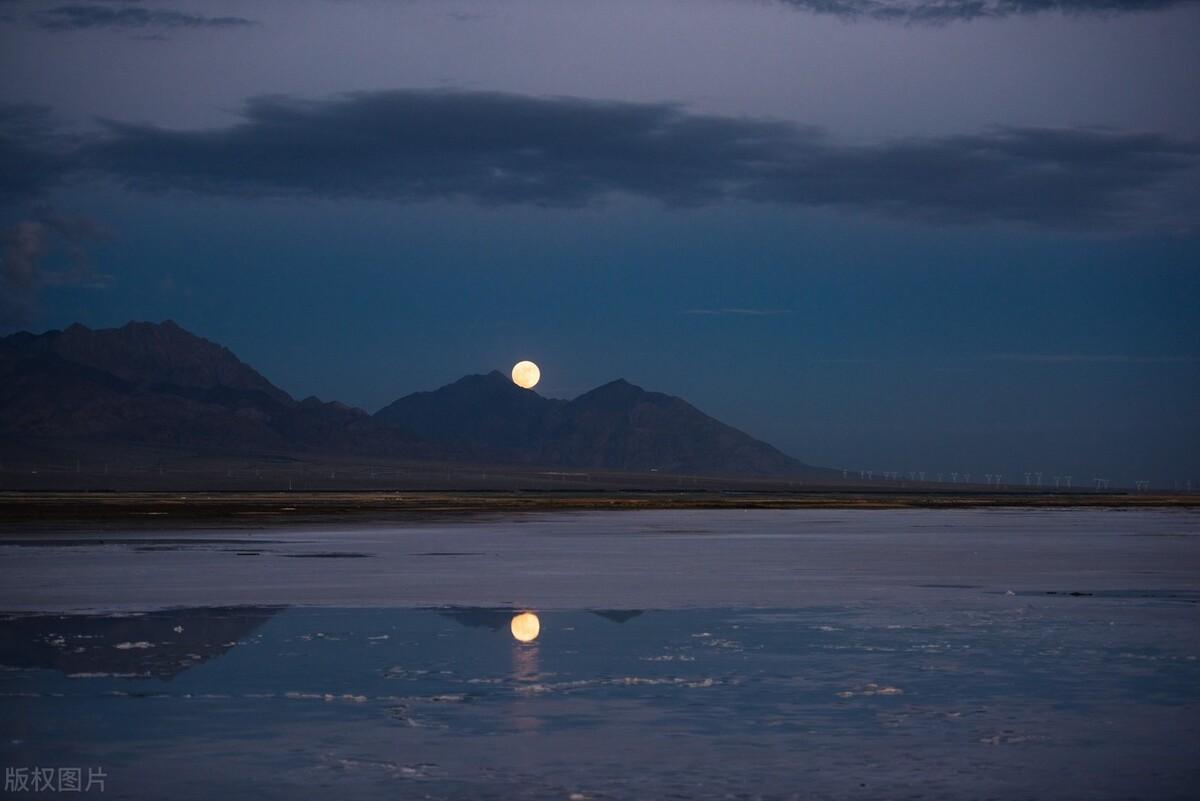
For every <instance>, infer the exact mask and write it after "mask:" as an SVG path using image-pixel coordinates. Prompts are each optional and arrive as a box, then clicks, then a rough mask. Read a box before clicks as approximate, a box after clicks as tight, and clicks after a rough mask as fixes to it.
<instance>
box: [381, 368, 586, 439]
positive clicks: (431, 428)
mask: <svg viewBox="0 0 1200 801" xmlns="http://www.w3.org/2000/svg"><path fill="white" fill-rule="evenodd" d="M561 403H562V401H552V400H548V399H546V398H543V397H542V396H541V395H539V394H537V393H536V392H533V391H531V390H528V389H522V388H521V387H518V386H517V385H516V384H514V383H513V382H512V381H511V380H509V378H508V376H506V375H504V374H503V373H501V372H500V371H499V370H493V371H492V372H490V373H486V374H482V375H480V374H473V375H466V376H463V377H462V378H460V379H458V380H457V381H455V382H453V383H451V384H447V385H445V386H443V387H440V388H438V389H435V390H433V391H432V392H414V393H413V394H411V395H406V396H404V397H403V398H400V399H399V400H397V401H395V402H394V403H391V404H389V405H388V406H386V407H384V408H383V409H380V410H379V411H378V412H376V413H375V419H376V420H379V421H381V422H384V423H387V424H389V425H395V426H399V427H401V428H404V429H407V430H409V431H411V432H413V433H414V434H416V435H417V436H419V437H424V438H427V439H432V440H437V441H441V442H452V443H455V444H456V445H462V446H469V447H471V448H475V449H477V450H478V451H479V452H480V453H483V454H489V455H495V454H497V453H499V452H504V451H509V450H511V449H514V448H521V447H522V446H525V445H527V444H528V442H529V440H530V437H532V436H534V435H535V433H536V431H537V429H538V427H539V426H540V425H541V423H542V421H543V420H544V419H545V417H546V415H547V414H548V413H549V410H550V409H552V408H554V407H555V406H557V405H559V404H561Z"/></svg>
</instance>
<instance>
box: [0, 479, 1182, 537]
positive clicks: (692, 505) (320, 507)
mask: <svg viewBox="0 0 1200 801" xmlns="http://www.w3.org/2000/svg"><path fill="white" fill-rule="evenodd" d="M1006 508H1040V509H1071V508H1086V509H1114V510H1118V509H1146V508H1153V509H1187V510H1196V509H1200V494H1196V493H1191V494H1173V493H1171V494H1168V493H1086V492H1075V493H1053V492H1013V491H1008V492H995V493H988V492H962V493H949V492H940V491H931V492H911V491H909V492H862V491H850V490H845V491H836V490H817V489H814V490H811V491H808V492H787V493H774V492H645V491H629V492H595V493H586V492H571V491H564V492H529V491H526V492H461V491H457V492H456V491H445V492H431V491H421V492H403V491H392V492H378V491H359V492H337V491H330V492H195V493H189V492H0V534H3V533H7V532H9V531H11V530H12V529H14V528H17V527H19V528H21V529H24V530H29V529H31V528H32V529H40V530H47V529H72V528H77V527H81V526H87V527H93V528H106V527H111V526H117V525H119V526H122V527H125V526H135V527H147V526H153V527H187V528H196V527H204V528H210V527H212V528H224V527H234V528H267V527H273V526H278V525H296V524H305V523H308V524H320V523H332V522H358V523H382V522H387V521H390V520H411V519H413V518H440V517H456V516H478V515H484V516H486V515H492V514H499V515H502V514H512V513H527V512H528V513H539V512H568V511H602V510H609V511H636V510H705V509H708V510H754V509H764V510H786V509H864V510H886V509H893V510H895V509H1006Z"/></svg>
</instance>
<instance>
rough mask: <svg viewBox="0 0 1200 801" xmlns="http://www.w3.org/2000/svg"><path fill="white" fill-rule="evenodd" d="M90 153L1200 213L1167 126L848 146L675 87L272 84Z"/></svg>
mask: <svg viewBox="0 0 1200 801" xmlns="http://www.w3.org/2000/svg"><path fill="white" fill-rule="evenodd" d="M80 155H81V157H82V158H83V159H84V160H85V161H86V164H87V165H88V166H89V167H91V168H93V169H96V170H98V171H100V172H102V173H106V174H109V175H112V176H114V177H116V178H118V179H120V180H122V181H124V182H125V183H126V184H128V185H129V186H132V187H136V188H142V189H151V190H167V189H180V190H189V191H193V192H199V193H208V194H221V195H243V196H296V195H304V196H320V197H356V198H378V199H391V200H397V201H429V200H469V201H474V202H477V203H482V204H536V205H546V206H578V205H583V204H587V203H590V202H592V201H595V200H598V199H601V198H603V197H605V196H608V195H612V194H627V195H634V196H639V197H644V198H650V199H655V200H659V201H662V202H664V203H667V204H672V205H701V204H708V203H713V202H720V201H728V200H742V201H759V202H771V203H777V204H790V205H798V206H806V207H833V208H843V209H849V210H860V211H861V210H865V211H872V212H877V213H882V214H886V215H889V216H894V217H900V218H909V219H920V220H925V221H930V222H989V221H1003V222H1017V223H1027V224H1031V225H1039V226H1052V227H1070V228H1084V229H1086V228H1102V229H1106V230H1107V229H1113V228H1120V229H1136V228H1145V227H1154V226H1160V225H1169V226H1176V227H1177V226H1183V227H1185V228H1189V229H1190V228H1192V227H1193V226H1194V225H1195V224H1196V222H1197V217H1198V216H1200V213H1198V210H1197V207H1196V198H1195V194H1194V193H1188V192H1187V191H1182V192H1180V187H1186V186H1191V185H1194V183H1193V182H1194V179H1195V177H1196V170H1197V166H1198V164H1200V147H1198V146H1197V144H1196V143H1193V142H1185V141H1180V140H1176V139H1172V138H1170V137H1167V136H1164V135H1160V134H1152V133H1120V132H1114V131H1108V130H1099V129H1039V128H1002V129H996V130H992V131H988V132H984V133H980V134H975V135H969V136H948V137H937V138H925V139H904V140H898V141H890V142H884V143H880V144H875V145H869V146H845V145H839V144H837V143H834V142H832V141H830V140H829V139H828V138H827V137H826V136H825V135H824V134H822V133H821V132H820V131H817V130H815V129H810V128H801V127H796V126H793V125H790V124H787V123H782V122H774V121H763V120H756V119H746V118H734V117H719V116H712V115H700V114H690V113H687V112H685V111H683V110H681V109H680V108H678V107H676V106H672V105H667V104H639V103H615V102H597V101H589V100H579V99H572V98H552V99H540V98H531V97H524V96H515V95H504V94H492V93H468V92H431V91H429V92H427V91H394V92H377V93H365V94H355V95H350V96H344V97H340V98H336V99H332V100H328V101H321V102H311V101H309V102H305V101H298V100H292V99H287V98H279V97H271V98H260V99H257V100H254V101H252V102H251V103H249V104H248V105H247V106H246V108H245V109H244V111H243V117H242V119H241V121H240V122H238V123H237V124H235V125H232V126H229V127H225V128H217V129H208V130H190V131H188V130H184V131H181V130H168V129H162V128H155V127H150V126H140V125H127V124H118V123H110V124H109V125H108V135H107V137H106V138H104V139H103V140H102V141H98V142H95V143H93V144H91V145H89V146H88V147H86V148H85V149H84V150H83V151H82V152H81V154H80ZM1180 198H1183V200H1182V201H1181V200H1180ZM1180 202H1183V203H1184V204H1185V205H1183V206H1180V205H1179V203H1180Z"/></svg>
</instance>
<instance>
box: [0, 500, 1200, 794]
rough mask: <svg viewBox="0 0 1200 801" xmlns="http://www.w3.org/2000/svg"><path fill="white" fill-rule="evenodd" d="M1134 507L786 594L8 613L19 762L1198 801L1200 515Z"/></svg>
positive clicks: (260, 783)
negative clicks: (1067, 557)
mask: <svg viewBox="0 0 1200 801" xmlns="http://www.w3.org/2000/svg"><path fill="white" fill-rule="evenodd" d="M655 519H656V520H657V518H655ZM934 519H936V518H934ZM1121 521H1122V522H1121V524H1120V526H1118V529H1119V530H1114V531H1110V532H1096V533H1095V535H1094V539H1095V542H1094V545H1095V547H1094V548H1093V549H1092V552H1091V553H1087V554H1085V553H1084V552H1083V551H1082V550H1081V551H1080V554H1079V558H1078V560H1077V564H1080V565H1087V566H1090V567H1089V569H1088V570H1087V571H1083V572H1080V571H1079V570H1072V572H1071V574H1070V575H1069V576H1066V575H1063V574H1060V575H1058V576H1057V577H1058V578H1060V579H1063V580H1061V581H1054V580H1052V579H1054V578H1055V574H1054V572H1053V571H1050V572H1049V573H1048V572H1046V571H1045V569H1044V568H1043V569H1042V570H1041V571H1038V570H1035V571H1032V573H1033V575H1036V576H1037V577H1038V578H1040V579H1042V582H1041V583H1042V586H1037V587H1035V586H1018V587H1017V588H1016V589H1010V588H1007V587H1005V586H1003V584H1004V583H1007V582H1000V583H992V582H982V583H976V581H971V580H963V578H962V576H963V574H964V573H970V572H971V571H970V570H962V571H948V570H940V569H938V568H937V567H936V566H933V567H931V566H930V565H928V564H926V565H917V564H910V565H908V566H907V567H906V568H905V569H904V570H903V571H900V575H903V576H905V577H909V576H916V577H917V580H915V581H913V580H907V581H905V580H901V579H898V578H892V577H889V578H887V579H886V580H885V579H882V578H880V576H885V575H887V576H891V575H893V574H888V573H887V572H886V571H885V570H884V568H883V566H881V565H880V564H878V563H872V562H871V560H870V559H860V560H858V561H855V562H847V563H846V564H845V565H844V568H843V576H844V577H845V584H846V587H848V588H849V589H847V588H846V587H843V589H842V591H841V592H839V593H830V597H829V599H827V600H824V601H822V599H819V598H812V597H811V595H809V594H807V593H804V592H801V593H800V595H799V597H800V598H801V600H802V602H798V603H795V604H791V605H788V606H774V605H769V606H761V605H760V606H755V605H753V604H752V603H747V604H744V605H738V606H730V605H721V606H714V607H708V608H705V607H697V606H690V607H687V608H679V607H675V608H648V607H633V606H630V605H627V604H625V603H623V602H622V601H623V599H622V598H620V597H612V598H611V599H610V602H609V603H607V604H603V605H587V606H589V607H590V608H580V607H571V606H559V607H549V608H536V609H526V608H523V607H512V606H508V605H503V604H493V605H481V606H472V605H453V606H436V607H429V606H412V605H405V606H400V607H385V606H371V607H344V606H289V605H271V606H266V605H240V606H238V605H225V606H207V605H196V606H190V607H186V608H174V609H147V610H145V611H129V610H122V611H120V612H117V613H113V612H108V613H94V614H74V613H68V612H53V613H36V612H21V613H11V614H9V615H6V616H5V617H4V618H3V619H2V620H0V664H3V665H5V666H6V667H5V668H4V669H3V670H2V671H0V708H2V710H3V716H2V723H0V765H3V766H5V767H6V768H7V767H34V766H43V767H45V766H50V767H60V766H80V767H83V768H85V769H86V768H87V767H88V766H101V767H102V768H103V770H104V772H105V774H106V779H105V789H104V793H103V796H99V795H98V793H96V792H93V793H92V794H91V796H92V797H105V798H139V799H142V798H146V799H150V798H154V799H164V798H185V799H191V798H195V799H201V798H218V797H228V798H278V799H294V798H434V799H440V798H451V799H478V798H484V799H490V798H495V799H520V798H538V799H541V798H558V799H572V798H574V799H576V801H578V799H580V798H805V799H808V798H818V799H820V798H834V799H850V798H853V799H879V798H917V797H922V798H980V799H984V798H996V799H1024V798H1055V799H1074V798H1079V799H1110V798H1111V799H1117V798H1164V799H1168V798H1178V799H1183V798H1193V797H1195V789H1194V788H1195V787H1197V786H1200V767H1198V766H1200V714H1198V713H1200V663H1198V661H1197V660H1198V657H1200V625H1197V624H1198V623H1200V586H1197V585H1198V582H1197V580H1196V579H1197V577H1196V576H1195V574H1194V573H1189V571H1190V570H1191V565H1192V564H1193V563H1192V562H1189V561H1188V559H1190V558H1191V556H1189V555H1191V554H1194V550H1195V548H1196V545H1197V544H1200V539H1198V538H1197V537H1196V520H1195V518H1194V517H1187V516H1185V517H1175V518H1170V519H1168V522H1166V523H1163V522H1162V521H1161V520H1159V521H1156V520H1152V519H1151V518H1143V519H1138V518H1131V517H1125V518H1121ZM642 522H643V523H644V522H645V521H642ZM622 525H637V521H636V520H634V519H632V518H625V519H624V520H623V522H622ZM1127 525H1128V526H1131V528H1132V530H1133V532H1134V533H1136V536H1126V535H1128V534H1130V531H1129V530H1126V529H1124V528H1122V527H1123V526H1127ZM725 530H726V531H727V532H728V531H730V530H731V527H730V526H729V525H726V528H725ZM1158 531H1161V533H1163V534H1164V536H1162V537H1149V538H1148V537H1146V536H1145V535H1146V534H1148V533H1154V532H1158ZM1072 532H1073V533H1072V535H1071V536H1072V537H1075V536H1077V535H1078V533H1079V532H1078V531H1077V529H1074V528H1072ZM1168 533H1169V534H1170V536H1166V534H1168ZM510 534H511V536H518V535H517V534H512V533H511V532H510ZM289 536H290V535H289ZM394 536H397V537H399V536H401V535H398V534H394ZM946 536H947V539H948V540H949V544H950V547H951V549H953V547H955V546H954V545H953V540H954V538H955V537H956V536H962V537H972V536H973V535H972V534H971V533H970V532H951V533H950V534H947V535H946ZM896 537H897V543H896V544H897V551H898V552H904V551H905V549H906V548H909V549H911V547H912V543H911V542H909V543H907V544H906V543H905V542H904V538H905V534H904V532H903V531H899V532H898V533H897V535H896ZM1118 538H1120V539H1118ZM283 539H287V538H286V537H284V538H283ZM1019 541H1020V542H1025V541H1024V540H1019ZM1152 542H1169V543H1170V545H1169V547H1167V548H1166V549H1163V550H1162V551H1161V552H1160V553H1161V561H1162V564H1161V565H1160V566H1159V567H1158V568H1155V567H1154V565H1153V562H1154V560H1153V559H1152V558H1151V555H1152V554H1153V552H1154V548H1153V546H1147V543H1152ZM1120 543H1129V545H1120ZM445 545H446V543H443V547H445ZM1026 545H1027V543H1026ZM12 547H14V548H15V547H21V548H25V547H26V546H12ZM71 547H78V546H71ZM106 547H107V546H106ZM114 547H129V546H114ZM305 547H307V545H306V546H305ZM589 547H592V548H594V547H595V543H591V544H590V546H589ZM638 547H639V546H638V545H637V544H636V543H632V542H629V541H628V538H625V542H624V550H623V551H622V554H623V558H625V559H631V558H636V556H637V553H638ZM746 547H747V548H750V549H752V548H753V546H752V545H747V546H746ZM989 547H991V548H992V549H998V548H1001V549H1002V546H996V545H991V546H989ZM1073 547H1081V546H1080V544H1079V543H1077V542H1076V540H1074V539H1067V538H1064V537H1048V538H1047V539H1046V540H1045V541H1044V550H1045V553H1046V554H1048V556H1047V559H1048V560H1051V561H1052V560H1054V559H1061V558H1062V553H1063V552H1064V551H1066V550H1070V549H1071V548H1073ZM1083 547H1086V546H1083ZM27 550H28V549H27ZM27 550H26V551H23V552H27ZM37 550H39V551H41V550H42V549H37ZM1096 551H1100V552H1106V553H1107V554H1108V556H1106V557H1104V558H1103V559H1102V560H1099V561H1097V558H1096V556H1095V552H1096ZM701 552H703V550H702V549H701ZM752 553H753V551H752V550H751V551H749V554H752ZM839 553H841V554H843V555H844V554H845V553H846V551H845V550H844V549H843V550H842V551H840V552H839ZM1056 554H1057V555H1056ZM610 558H611V559H616V558H617V555H616V554H615V553H614V554H612V555H610ZM691 558H695V554H693V555H692V557H691ZM743 558H746V559H750V558H753V557H752V556H751V555H743ZM886 558H887V557H886V551H885V555H883V556H880V557H878V561H880V562H886ZM1012 558H1013V559H1018V558H1020V559H1023V560H1030V559H1034V558H1036V553H1032V554H1031V553H1024V554H1022V555H1018V554H1016V553H1014V554H1013V555H1012ZM298 561H305V560H298ZM314 561H319V560H314ZM371 561H372V560H370V559H365V558H364V559H356V560H345V562H340V561H339V564H345V563H349V562H356V563H361V564H369V563H370V562H371ZM659 567H660V571H659V580H660V581H661V582H662V583H664V584H667V585H669V584H670V583H671V582H672V580H673V579H672V570H671V568H672V565H671V564H669V563H664V564H661V565H660V566H659ZM777 567H778V566H772V569H776V568H777ZM1101 567H1103V569H1101ZM796 568H797V572H798V573H802V572H803V569H804V566H803V565H799V564H798V565H796ZM864 568H866V569H867V572H868V574H869V575H873V576H874V578H872V579H869V580H867V581H865V582H863V581H862V580H861V579H856V578H854V576H855V575H856V574H859V573H861V571H862V570H863V569H864ZM77 569H78V570H79V571H80V572H81V573H86V570H85V568H83V567H79V568H77ZM610 569H612V565H611V564H610V565H608V566H607V567H605V566H604V565H601V566H599V567H598V568H597V570H598V572H600V573H603V572H604V571H605V570H610ZM996 569H998V568H996V567H995V566H993V567H992V568H991V570H992V572H995V570H996ZM976 573H978V571H976ZM1189 575H1190V576H1191V578H1190V579H1189V578H1188V577H1189ZM85 578H86V577H81V580H82V579H85ZM829 578H830V579H834V578H836V576H831V577H829ZM1006 578H1007V577H1006ZM1047 579H1051V580H1047ZM1168 579H1170V581H1168ZM363 580H364V581H366V579H363ZM493 580H497V577H495V576H492V577H490V578H488V579H486V580H484V579H481V582H483V583H485V584H486V581H493ZM531 581H533V583H534V585H535V586H536V579H532V580H531ZM1168 585H1170V586H1168ZM589 591H590V592H595V588H589ZM660 591H661V588H660ZM726 591H727V590H720V591H719V592H726ZM510 592H511V594H513V595H520V594H521V591H520V589H519V588H510ZM217 594H220V593H214V595H217ZM296 594H297V596H298V597H299V596H302V594H303V589H302V588H298V589H297V593H296ZM746 597H747V598H752V597H753V592H752V591H749V590H748V591H747V592H746ZM99 601H100V599H96V601H95V603H96V605H100V604H99ZM527 611H529V612H534V613H536V615H537V618H538V623H539V631H538V634H537V637H536V639H534V640H533V641H532V642H530V643H522V642H519V641H518V640H517V639H515V638H514V634H513V626H512V621H513V617H514V615H516V614H518V613H521V612H527ZM10 795H12V796H13V797H24V796H30V797H34V796H35V794H34V793H32V792H26V791H21V792H10ZM46 795H47V797H49V796H50V794H49V793H46ZM83 795H87V794H86V793H84V794H83Z"/></svg>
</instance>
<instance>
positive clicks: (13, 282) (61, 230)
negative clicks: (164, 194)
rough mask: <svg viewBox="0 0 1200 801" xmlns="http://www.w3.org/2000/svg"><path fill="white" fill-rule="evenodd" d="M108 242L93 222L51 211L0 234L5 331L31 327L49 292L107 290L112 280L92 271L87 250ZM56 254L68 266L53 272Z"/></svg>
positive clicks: (0, 311) (0, 321)
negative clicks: (44, 293) (49, 289)
mask: <svg viewBox="0 0 1200 801" xmlns="http://www.w3.org/2000/svg"><path fill="white" fill-rule="evenodd" d="M108 238H109V234H108V232H107V231H106V230H105V229H104V228H103V227H101V226H100V225H98V224H97V223H96V222H95V221H94V220H91V219H88V218H86V217H65V216H63V215H60V214H57V213H55V212H54V211H53V210H52V209H48V208H43V209H38V210H37V211H36V213H35V214H34V216H33V218H32V219H27V220H21V221H19V222H17V223H15V224H14V225H12V226H11V227H9V228H7V229H5V230H2V231H0V325H4V326H9V325H22V324H24V323H27V322H29V320H30V319H32V317H33V312H34V310H35V309H36V306H37V298H38V295H39V293H40V292H41V290H42V289H44V288H45V287H53V286H79V287H93V288H96V287H104V286H107V285H108V284H109V283H110V282H111V278H110V277H109V276H107V275H103V274H101V273H98V272H96V271H95V270H94V269H93V267H92V263H91V259H90V258H89V257H88V252H87V249H88V246H89V245H91V244H93V243H95V242H99V241H103V240H105V239H108ZM56 250H58V251H61V252H62V253H63V255H64V256H65V266H62V267H60V268H59V269H52V268H50V267H49V266H48V263H49V261H50V260H51V257H52V255H53V254H54V252H55V251H56Z"/></svg>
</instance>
